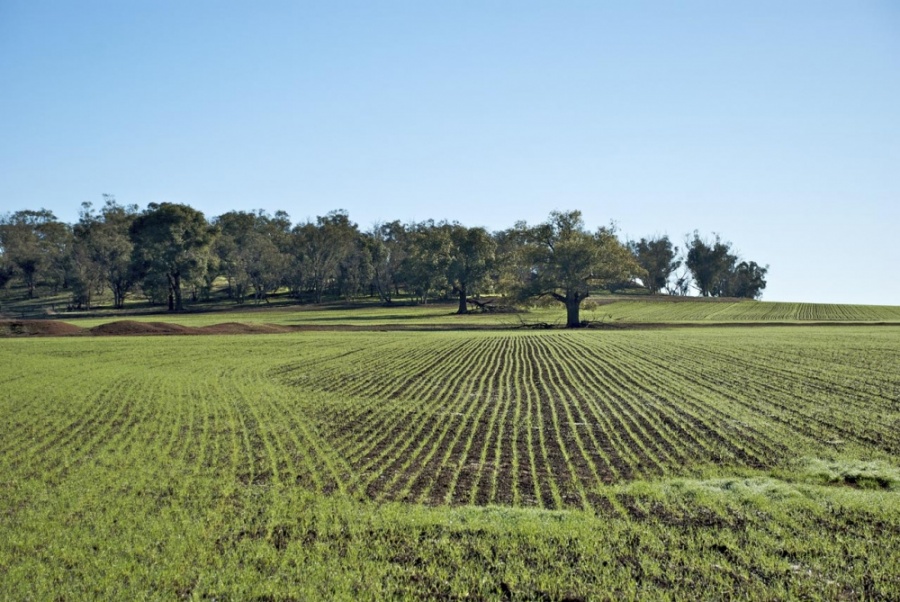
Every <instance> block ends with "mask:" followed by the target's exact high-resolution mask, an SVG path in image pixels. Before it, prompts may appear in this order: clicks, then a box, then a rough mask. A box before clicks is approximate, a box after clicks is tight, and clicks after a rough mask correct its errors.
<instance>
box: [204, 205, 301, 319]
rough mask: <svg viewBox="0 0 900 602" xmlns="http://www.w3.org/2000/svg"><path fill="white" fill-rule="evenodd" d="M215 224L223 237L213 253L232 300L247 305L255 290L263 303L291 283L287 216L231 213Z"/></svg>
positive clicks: (220, 237) (220, 218)
mask: <svg viewBox="0 0 900 602" xmlns="http://www.w3.org/2000/svg"><path fill="white" fill-rule="evenodd" d="M214 223H215V225H216V226H217V228H218V229H219V236H218V238H217V239H216V242H215V244H214V245H213V252H214V255H215V256H216V258H217V260H218V270H219V272H220V273H221V274H222V275H223V276H225V278H226V280H227V281H228V294H229V296H230V297H232V298H233V299H234V300H235V301H237V302H238V303H243V302H244V299H245V298H246V296H247V295H248V294H249V293H250V291H251V289H252V291H253V296H254V298H255V300H256V302H257V303H259V302H261V301H263V300H265V299H266V298H267V296H268V294H269V293H271V292H274V291H276V290H278V288H279V287H280V286H281V285H282V284H283V283H285V282H287V273H286V272H287V265H288V261H289V258H288V255H287V254H286V253H285V250H284V247H285V246H286V244H287V238H288V236H289V231H290V220H289V218H288V216H287V214H286V213H283V212H278V213H276V214H275V216H271V215H269V214H268V213H266V212H265V211H263V210H258V211H256V212H244V211H230V212H228V213H225V214H222V215H220V216H218V217H217V218H215V220H214Z"/></svg>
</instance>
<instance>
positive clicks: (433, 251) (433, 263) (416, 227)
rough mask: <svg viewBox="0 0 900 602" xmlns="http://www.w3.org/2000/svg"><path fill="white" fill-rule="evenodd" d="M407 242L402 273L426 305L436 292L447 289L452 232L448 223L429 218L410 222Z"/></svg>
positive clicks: (407, 284) (411, 289) (419, 299)
mask: <svg viewBox="0 0 900 602" xmlns="http://www.w3.org/2000/svg"><path fill="white" fill-rule="evenodd" d="M405 242H406V256H405V258H404V260H403V264H402V265H401V269H400V276H401V279H402V280H403V282H404V284H405V285H406V287H407V289H408V290H409V291H410V292H412V293H414V294H415V296H416V297H417V298H418V301H419V302H420V303H422V304H423V305H424V304H427V303H428V299H429V298H430V296H431V294H432V293H433V292H436V291H438V290H441V289H444V290H446V289H447V288H448V282H447V270H448V267H449V266H450V248H451V246H452V243H451V241H450V233H449V231H448V228H447V227H446V224H435V223H434V221H433V220H428V221H424V222H420V223H417V224H411V225H409V226H408V227H407V230H406V240H405Z"/></svg>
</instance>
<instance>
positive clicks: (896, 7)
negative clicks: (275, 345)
mask: <svg viewBox="0 0 900 602" xmlns="http://www.w3.org/2000/svg"><path fill="white" fill-rule="evenodd" d="M103 193H112V194H115V195H116V197H117V198H118V200H119V201H120V202H122V203H136V204H138V205H140V206H141V207H144V206H146V204H147V203H150V202H154V201H155V202H163V201H170V202H181V203H187V204H190V205H191V206H193V207H196V208H197V209H200V210H202V211H203V212H204V213H206V214H207V216H210V217H211V216H214V215H219V214H221V213H224V212H226V211H229V210H233V209H243V210H250V209H256V208H262V209H266V210H268V211H275V210H278V209H283V210H285V211H287V212H288V213H289V214H290V215H291V217H292V219H293V220H294V221H295V222H296V221H302V220H305V219H307V218H315V216H317V215H324V214H325V213H326V212H328V211H330V210H332V209H337V208H344V209H347V210H348V211H349V212H350V217H351V219H353V220H354V221H356V222H357V223H358V224H360V226H361V227H362V228H363V229H367V228H369V227H370V226H371V225H372V224H373V223H375V222H377V221H386V220H393V219H400V220H403V221H409V220H422V219H427V218H434V219H448V220H457V221H460V222H462V223H464V224H467V225H482V226H486V227H488V228H490V229H501V228H506V227H509V226H511V225H512V224H513V223H514V222H515V221H517V220H522V219H524V220H527V221H529V222H538V221H541V220H542V219H544V218H546V216H547V214H548V213H549V212H550V211H551V210H553V209H563V210H565V209H580V210H582V212H583V213H584V216H585V219H586V221H587V223H588V225H589V226H591V227H594V226H599V225H602V224H606V223H608V222H609V221H610V220H615V221H616V222H617V223H618V224H619V227H620V230H621V232H622V233H623V234H624V235H627V236H629V237H632V238H634V237H638V238H639V237H641V236H648V235H652V234H668V235H669V236H670V237H672V238H673V239H675V240H676V241H678V242H679V243H680V242H681V241H682V240H683V238H684V235H685V234H686V233H688V232H691V231H693V230H694V229H698V230H700V232H701V233H703V234H706V235H709V234H711V233H712V232H718V233H721V235H722V236H723V238H725V239H726V240H730V241H732V242H733V243H734V248H735V249H736V250H738V251H739V252H741V253H742V254H743V255H744V256H745V257H746V258H747V259H750V260H754V261H757V262H758V263H761V264H770V266H771V269H770V272H769V286H768V288H767V289H766V291H765V294H764V299H768V300H795V301H822V302H847V303H876V304H891V305H900V232H898V227H900V3H897V2H892V1H885V2H863V1H860V2H825V1H818V0H817V1H813V2H801V1H791V2H784V1H783V0H779V1H775V2H760V1H753V2H744V3H738V2H721V1H715V2H688V3H673V2H653V3H644V2H641V3H637V2H599V1H584V2H524V1H516V2H512V1H509V2H494V1H478V2H419V1H415V2H413V1H410V2H395V1H385V2H371V1H360V2H342V1H335V2H330V1H327V2H326V1H323V2H316V3H313V2H299V1H289V2H258V3H257V2H254V3H251V2H233V3H229V2H222V1H215V2H213V1H210V2H201V1H195V0H191V1H188V2H184V1H172V2H169V1H160V0H154V1H152V2H150V1H139V0H134V1H124V2H123V1H121V0H108V1H106V2H94V1H90V0H79V1H78V2H69V1H65V2H63V1H60V2H46V1H41V0H23V1H18V0H0V212H5V211H14V210H18V209H25V208H34V209H36V208H40V207H46V208H48V209H52V210H53V211H54V212H55V213H56V215H57V217H59V218H60V219H63V220H65V221H69V222H74V221H76V220H77V213H78V209H79V206H80V204H81V203H82V202H83V201H92V202H94V203H95V204H100V203H102V198H101V195H102V194H103Z"/></svg>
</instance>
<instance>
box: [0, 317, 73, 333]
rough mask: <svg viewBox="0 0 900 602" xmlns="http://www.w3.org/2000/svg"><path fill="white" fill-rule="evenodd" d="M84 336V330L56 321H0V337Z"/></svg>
mask: <svg viewBox="0 0 900 602" xmlns="http://www.w3.org/2000/svg"><path fill="white" fill-rule="evenodd" d="M81 334H85V330H84V329H83V328H80V327H78V326H74V325H72V324H69V323H67V322H60V321H58V320H0V337H20V336H46V337H62V336H72V335H81Z"/></svg>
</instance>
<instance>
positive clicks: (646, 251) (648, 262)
mask: <svg viewBox="0 0 900 602" xmlns="http://www.w3.org/2000/svg"><path fill="white" fill-rule="evenodd" d="M628 248H629V249H630V250H631V252H632V253H633V254H634V256H635V258H636V259H637V262H638V265H640V266H641V268H643V269H644V271H645V272H647V276H646V278H644V279H643V280H644V286H646V287H647V289H648V290H649V291H650V292H651V293H658V292H659V291H660V290H662V289H664V288H666V286H667V285H668V282H669V278H670V277H671V276H672V274H674V273H675V271H676V270H677V269H678V268H679V267H681V260H680V259H677V255H678V247H675V246H673V245H672V241H671V240H669V237H668V236H660V237H657V238H642V239H640V240H639V241H630V242H629V243H628Z"/></svg>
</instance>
